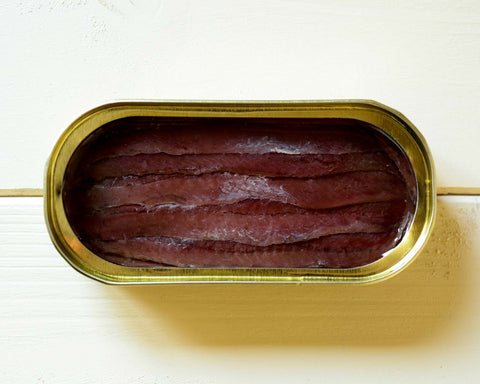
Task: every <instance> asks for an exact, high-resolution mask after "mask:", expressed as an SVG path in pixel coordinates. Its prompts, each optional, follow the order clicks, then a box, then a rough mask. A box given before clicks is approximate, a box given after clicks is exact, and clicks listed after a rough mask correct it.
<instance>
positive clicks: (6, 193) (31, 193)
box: [0, 187, 480, 197]
mask: <svg viewBox="0 0 480 384" xmlns="http://www.w3.org/2000/svg"><path fill="white" fill-rule="evenodd" d="M479 195H480V187H473V188H470V187H439V188H437V196H479ZM42 196H43V189H41V188H12V189H0V197H42Z"/></svg>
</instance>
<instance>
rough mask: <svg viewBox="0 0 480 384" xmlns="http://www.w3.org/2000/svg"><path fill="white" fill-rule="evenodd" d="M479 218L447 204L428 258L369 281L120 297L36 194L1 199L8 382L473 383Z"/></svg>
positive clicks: (136, 291)
mask: <svg viewBox="0 0 480 384" xmlns="http://www.w3.org/2000/svg"><path fill="white" fill-rule="evenodd" d="M479 222H480V197H473V196H472V197H461V196H448V197H440V198H439V199H438V216H437V222H436V226H435V230H434V232H433V235H432V237H431V239H430V241H429V242H428V244H427V246H426V248H425V250H424V251H423V252H422V253H421V254H420V255H419V256H418V258H417V259H416V260H415V261H414V263H413V264H412V265H411V266H409V267H408V268H407V269H406V270H405V271H403V272H402V273H400V274H399V275H398V276H396V277H394V278H392V279H390V280H387V281H385V282H383V283H378V284H373V285H367V286H354V285H351V286H348V285H347V286H334V285H302V284H298V285H281V284H279V285H261V284H244V285H209V284H205V285H195V284H190V285H161V286H130V287H125V286H107V285H103V284H100V283H97V282H95V281H93V280H90V279H88V278H86V277H84V276H82V275H80V274H79V273H78V272H76V271H74V270H73V269H72V268H71V267H70V266H68V265H67V264H66V262H65V261H64V260H63V259H62V258H61V257H60V256H59V255H58V254H57V252H56V251H55V249H54V248H53V246H52V245H51V243H50V240H49V238H48V235H47V233H46V229H45V226H44V224H43V211H42V199H41V198H1V199H0V278H1V279H0V292H2V295H1V296H0V357H1V364H0V381H1V382H9V383H16V382H18V383H20V382H38V383H61V382H78V383H80V382H92V381H98V380H99V379H101V381H102V382H104V383H147V382H148V383H151V382H158V383H185V382H187V383H223V382H230V383H243V382H245V381H247V380H248V381H252V382H269V381H270V380H273V381H275V382H278V383H291V382H292V380H295V382H305V383H307V382H317V381H318V380H320V378H321V379H322V380H325V381H327V382H351V381H352V380H353V381H354V382H359V381H369V382H372V381H373V382H377V381H380V380H383V379H384V378H385V377H387V376H388V381H389V382H393V383H403V382H406V381H408V382H412V381H415V378H418V379H419V380H420V378H421V382H422V383H424V382H439V381H440V382H451V383H458V382H474V381H475V380H476V379H478V378H480V367H479V366H478V364H477V361H478V356H479V350H480V325H479V324H480V280H479V279H478V278H477V276H478V275H479V273H480V258H478V255H479V254H480V226H479ZM25 362H28V366H29V368H28V369H19V367H20V366H23V365H24V364H25Z"/></svg>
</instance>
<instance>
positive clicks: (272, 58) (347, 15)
mask: <svg viewBox="0 0 480 384" xmlns="http://www.w3.org/2000/svg"><path fill="white" fill-rule="evenodd" d="M0 12H1V24H2V27H1V35H0V36H1V37H0V39H1V40H0V44H1V47H2V51H3V52H4V54H3V58H2V60H1V63H0V108H1V109H0V129H1V137H2V140H1V142H0V163H2V164H8V166H7V167H6V168H5V169H4V170H3V171H2V178H1V179H0V188H27V187H28V188H40V187H41V186H42V176H43V167H44V164H45V162H46V159H47V157H48V155H49V153H50V151H51V149H52V147H53V145H54V143H55V141H56V140H57V138H58V137H59V135H60V133H61V132H62V131H63V130H64V129H65V128H66V127H67V126H68V124H70V123H71V122H72V121H73V120H74V119H75V118H76V117H78V116H79V115H80V114H82V113H84V112H86V111H87V110H88V109H90V108H93V107H95V106H97V105H99V104H102V103H105V102H108V101H111V100H117V99H200V100H205V99H210V100H228V99H232V100H253V99H256V100H285V99H308V100H312V99H314V100H318V99H343V98H358V99H373V100H376V101H379V102H382V103H384V104H387V105H388V106H390V107H392V108H395V109H397V110H399V111H400V112H402V113H403V114H404V115H406V116H407V118H409V119H410V120H411V121H412V122H413V123H414V124H415V125H416V126H417V127H418V128H419V129H420V130H421V131H422V132H423V133H424V135H425V137H426V139H427V141H428V142H429V144H430V146H431V149H432V152H433V155H434V158H435V161H436V166H437V174H438V182H439V186H442V187H446V186H449V187H452V186H454V187H458V186H462V187H467V186H470V187H480V172H477V169H476V168H474V167H472V162H473V163H479V162H480V151H478V142H479V141H480V133H479V132H480V123H479V121H480V120H479V119H478V116H477V115H478V113H477V112H478V109H479V105H478V103H479V100H480V38H479V36H480V2H479V1H476V0H463V1H451V0H442V1H433V2H432V1H427V0H421V1H419V0H407V1H399V2H396V1H395V2H394V1H380V0H367V1H361V2H359V1H355V0H338V1H315V0H296V1H294V0H276V1H273V0H265V1H255V0H244V1H221V0H203V1H188V0H175V1H173V0H170V1H169V0H163V1H148V0H142V1H140V0H118V1H113V0H99V1H87V0H44V1H39V0H37V1H34V0H23V1H12V2H3V3H2V4H0Z"/></svg>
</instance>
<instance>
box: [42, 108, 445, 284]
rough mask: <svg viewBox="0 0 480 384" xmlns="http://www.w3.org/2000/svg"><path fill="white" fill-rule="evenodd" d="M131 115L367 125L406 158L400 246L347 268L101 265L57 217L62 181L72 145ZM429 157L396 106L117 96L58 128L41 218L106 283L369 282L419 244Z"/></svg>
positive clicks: (431, 180) (430, 181) (429, 211)
mask: <svg viewBox="0 0 480 384" xmlns="http://www.w3.org/2000/svg"><path fill="white" fill-rule="evenodd" d="M132 116H150V117H162V116H178V117H244V118H248V117H252V118H253V117H255V118H260V117H262V118H268V117H271V118H349V119H357V120H361V121H365V122H367V123H370V124H372V125H374V126H376V127H378V128H379V129H381V130H382V131H383V132H384V133H386V134H387V135H389V136H390V137H391V138H393V140H394V141H396V142H397V143H398V144H399V145H400V146H401V147H402V148H403V150H404V151H405V153H406V154H407V156H408V157H409V158H410V160H411V162H412V166H413V168H414V171H415V175H416V179H417V184H418V202H417V209H416V212H415V217H414V219H413V222H412V224H411V227H410V229H409V231H408V232H407V233H406V234H405V236H404V237H403V239H402V241H401V242H400V244H398V245H397V246H396V247H395V248H394V249H393V250H392V251H390V252H388V253H387V254H386V255H385V256H384V257H383V258H382V259H380V260H378V261H377V262H375V263H372V264H369V265H366V266H364V267H360V268H351V269H322V268H318V269H314V268H311V269H303V268H302V269H300V268H298V269H272V268H261V269H258V268H249V269H244V268H239V269H228V268H217V269H214V268H152V269H150V268H130V267H123V266H120V265H116V264H112V263H109V262H107V261H105V260H103V259H101V258H100V257H97V256H96V255H95V254H93V253H92V252H91V251H89V250H88V249H87V248H86V247H85V246H84V245H83V244H82V243H81V242H80V241H79V239H78V238H77V237H76V235H75V234H74V232H73V230H72V228H71V227H70V225H69V223H68V220H67V218H66V215H65V209H64V206H63V199H62V184H63V179H64V174H65V170H66V167H67V164H68V161H69V160H70V158H71V156H72V154H73V152H74V150H75V149H76V148H77V146H78V145H79V144H80V143H81V142H82V141H83V140H84V139H85V138H86V137H87V136H88V135H89V134H90V133H92V132H93V131H95V130H96V129H97V128H99V127H101V126H103V125H104V124H106V123H109V122H111V121H113V120H117V119H121V118H125V117H132ZM435 200H436V194H435V173H434V168H433V160H432V157H431V154H430V151H429V149H428V146H427V144H426V142H425V140H424V138H423V136H422V135H421V133H420V132H419V131H418V130H417V129H416V128H415V127H414V125H413V124H412V123H410V122H409V121H408V120H407V119H406V118H405V117H404V116H403V115H401V114H400V113H399V112H397V111H395V110H393V109H391V108H389V107H386V106H384V105H382V104H380V103H377V102H374V101H364V100H345V101H288V102H209V101H208V102H204V101H197V102H180V101H175V102H173V101H172V102H169V101H166V102H147V101H132V102H128V101H125V102H118V103H112V104H107V105H103V106H100V107H98V108H95V109H93V110H91V111H89V112H87V113H85V114H84V115H82V116H81V117H79V118H78V119H77V120H75V121H74V122H73V123H72V124H71V125H70V126H69V127H68V128H67V130H66V131H65V132H64V133H63V134H62V136H61V137H60V139H59V140H58V142H57V144H56V145H55V147H54V149H53V151H52V154H51V156H50V159H49V161H48V163H47V167H46V173H45V199H44V204H45V218H46V222H47V227H48V230H49V233H50V237H51V238H52V241H53V243H54V245H55V247H56V248H57V249H58V251H59V252H60V253H61V254H62V256H63V257H64V258H65V259H66V260H67V261H68V262H69V263H70V264H71V265H72V266H73V267H74V268H76V269H77V270H78V271H80V272H81V273H83V274H85V275H88V276H90V277H92V278H94V279H97V280H99V281H102V282H106V283H117V284H132V283H168V282H175V283H180V282H328V283H369V282H374V281H379V280H382V279H385V278H387V277H391V276H393V275H394V274H396V273H398V272H399V271H400V270H401V269H403V268H404V267H406V266H407V265H408V264H409V263H410V262H412V260H413V259H414V257H415V256H416V255H417V254H418V253H419V252H420V250H421V249H422V247H423V246H424V244H425V242H426V240H427V238H428V236H429V234H430V232H431V229H432V226H433V224H434V220H435V205H436V204H435Z"/></svg>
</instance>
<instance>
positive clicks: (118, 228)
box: [75, 200, 406, 246]
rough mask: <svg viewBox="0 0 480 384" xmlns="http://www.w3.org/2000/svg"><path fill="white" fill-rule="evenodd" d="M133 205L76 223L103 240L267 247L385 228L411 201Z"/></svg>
mask: <svg viewBox="0 0 480 384" xmlns="http://www.w3.org/2000/svg"><path fill="white" fill-rule="evenodd" d="M128 209H129V210H130V211H127V212H125V211H126V209H125V208H121V209H110V210H105V211H102V212H99V213H97V214H94V215H91V216H78V222H76V223H75V224H76V225H77V227H78V228H81V230H80V232H81V233H82V234H84V237H88V238H98V239H103V240H119V239H125V238H133V237H140V236H163V237H178V238H181V239H190V240H219V241H235V242H239V243H244V244H251V245H259V246H268V245H272V244H283V243H294V242H299V241H304V240H310V239H315V238H318V237H321V236H327V235H332V234H339V233H356V232H365V233H376V232H385V231H386V230H389V229H391V227H392V226H393V225H395V224H396V223H398V222H399V221H401V219H402V217H403V215H404V213H405V209H406V203H405V201H403V200H398V201H393V202H383V203H370V204H359V205H354V206H349V207H343V208H336V209H335V210H306V209H302V208H298V207H293V206H289V205H286V204H282V203H273V202H269V201H245V202H242V203H237V204H233V205H227V206H224V205H222V206H209V207H196V208H180V207H178V206H161V207H158V208H156V209H153V210H151V211H147V210H137V209H135V208H128Z"/></svg>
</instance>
